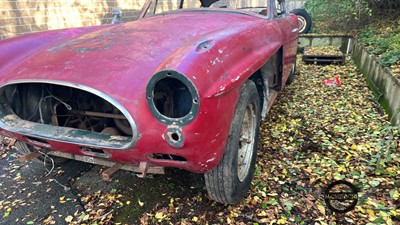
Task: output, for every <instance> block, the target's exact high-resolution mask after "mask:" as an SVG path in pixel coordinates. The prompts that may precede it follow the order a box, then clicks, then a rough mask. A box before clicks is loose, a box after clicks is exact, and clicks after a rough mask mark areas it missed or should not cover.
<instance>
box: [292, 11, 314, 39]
mask: <svg viewBox="0 0 400 225" xmlns="http://www.w3.org/2000/svg"><path fill="white" fill-rule="evenodd" d="M290 12H291V13H293V14H295V15H296V16H297V19H298V20H299V33H300V34H307V33H308V32H310V30H311V24H312V20H311V16H310V15H309V14H308V12H307V11H306V10H304V9H293V10H292V11H290Z"/></svg>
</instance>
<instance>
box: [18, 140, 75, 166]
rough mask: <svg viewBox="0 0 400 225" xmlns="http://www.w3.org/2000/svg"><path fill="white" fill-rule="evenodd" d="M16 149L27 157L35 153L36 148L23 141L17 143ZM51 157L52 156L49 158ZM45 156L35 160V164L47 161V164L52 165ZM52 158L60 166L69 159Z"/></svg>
mask: <svg viewBox="0 0 400 225" xmlns="http://www.w3.org/2000/svg"><path fill="white" fill-rule="evenodd" d="M15 147H16V148H17V151H18V152H20V153H21V154H22V155H26V154H29V153H31V152H33V151H35V148H34V147H33V146H32V145H30V144H27V143H24V142H21V141H17V142H16V143H15ZM49 157H50V156H49ZM46 158H47V157H45V156H39V157H38V158H35V159H34V160H33V161H35V162H40V163H43V161H44V160H46V163H50V164H51V163H52V162H51V160H50V159H49V158H47V159H46ZM51 158H52V159H53V162H54V164H55V165H59V164H62V163H64V162H66V161H68V159H66V158H61V157H56V156H51Z"/></svg>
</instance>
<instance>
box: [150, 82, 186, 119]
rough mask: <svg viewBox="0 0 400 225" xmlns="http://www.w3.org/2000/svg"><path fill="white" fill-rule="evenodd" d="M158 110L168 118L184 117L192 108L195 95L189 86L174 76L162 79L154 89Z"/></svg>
mask: <svg viewBox="0 0 400 225" xmlns="http://www.w3.org/2000/svg"><path fill="white" fill-rule="evenodd" d="M152 100H153V103H154V106H155V108H156V110H157V111H158V112H159V113H160V114H161V115H163V116H165V117H168V118H182V117H184V116H186V115H187V114H189V112H190V110H191V109H192V104H193V97H192V94H191V92H190V90H189V88H188V87H187V86H186V85H185V84H184V83H183V82H182V81H180V80H178V79H176V78H172V77H166V78H163V79H160V80H159V81H158V82H157V83H156V85H155V86H154V90H153V99H152Z"/></svg>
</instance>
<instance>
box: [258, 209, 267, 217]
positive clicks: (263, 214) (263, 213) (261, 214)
mask: <svg viewBox="0 0 400 225" xmlns="http://www.w3.org/2000/svg"><path fill="white" fill-rule="evenodd" d="M257 216H267V212H265V211H264V210H263V211H261V212H260V213H259V214H257Z"/></svg>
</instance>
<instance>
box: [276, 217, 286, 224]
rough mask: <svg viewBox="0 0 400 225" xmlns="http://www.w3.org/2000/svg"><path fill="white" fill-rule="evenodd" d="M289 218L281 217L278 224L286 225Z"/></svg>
mask: <svg viewBox="0 0 400 225" xmlns="http://www.w3.org/2000/svg"><path fill="white" fill-rule="evenodd" d="M286 222H287V218H286V217H284V216H281V218H280V219H279V220H278V221H277V224H286Z"/></svg>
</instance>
